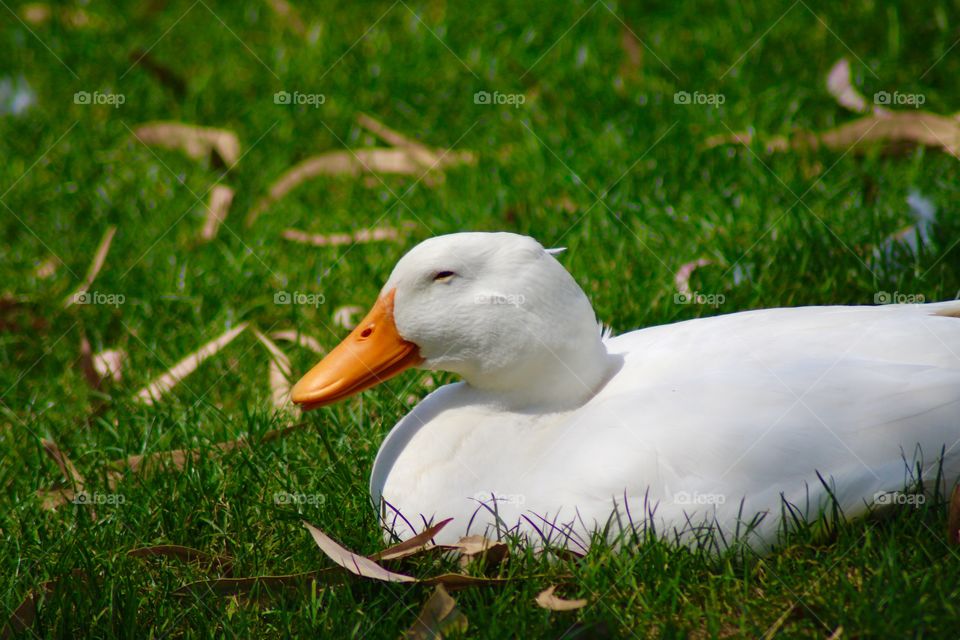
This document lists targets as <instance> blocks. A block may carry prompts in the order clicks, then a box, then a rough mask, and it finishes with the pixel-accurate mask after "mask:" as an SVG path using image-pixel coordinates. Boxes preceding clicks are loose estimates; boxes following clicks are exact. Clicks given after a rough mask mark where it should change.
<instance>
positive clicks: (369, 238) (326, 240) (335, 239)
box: [281, 227, 400, 247]
mask: <svg viewBox="0 0 960 640" xmlns="http://www.w3.org/2000/svg"><path fill="white" fill-rule="evenodd" d="M281 235H282V236H283V238H284V239H285V240H290V241H292V242H299V243H301V244H310V245H313V246H316V247H335V246H339V245H346V244H354V243H357V244H362V243H366V242H380V241H384V240H397V239H399V238H400V232H399V231H397V230H396V229H393V228H391V227H374V228H373V229H361V230H360V231H356V232H354V233H352V234H351V233H329V234H320V233H316V234H311V233H304V232H303V231H298V230H296V229H286V230H284V232H283V233H282V234H281Z"/></svg>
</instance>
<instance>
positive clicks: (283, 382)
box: [253, 329, 295, 411]
mask: <svg viewBox="0 0 960 640" xmlns="http://www.w3.org/2000/svg"><path fill="white" fill-rule="evenodd" d="M253 333H254V335H255V336H257V340H259V341H260V342H261V344H263V346H265V347H266V348H267V351H269V352H270V363H269V381H270V398H271V400H272V402H273V406H274V408H276V409H279V410H281V411H292V410H294V409H295V407H294V406H293V403H292V402H291V401H290V388H291V386H292V385H291V382H290V380H291V378H292V376H293V369H292V368H291V366H290V358H288V357H287V354H285V353H284V352H283V351H281V350H280V347H278V346H277V345H275V344H274V343H273V341H272V340H270V338H268V337H267V336H265V335H263V334H262V333H260V332H259V331H258V330H257V329H253Z"/></svg>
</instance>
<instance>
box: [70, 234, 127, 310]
mask: <svg viewBox="0 0 960 640" xmlns="http://www.w3.org/2000/svg"><path fill="white" fill-rule="evenodd" d="M116 233H117V228H116V227H115V226H113V225H111V226H109V227H107V230H106V231H105V232H104V233H103V237H102V238H101V239H100V244H99V245H97V250H96V251H95V252H94V254H93V262H91V263H90V267H89V268H88V269H87V275H86V276H85V277H84V278H83V282H82V283H80V286H79V287H78V288H77V289H76V290H75V291H74V292H73V293H71V294H70V295H68V296H67V297H66V299H65V300H64V301H63V307H64V309H66V308H68V307H70V306H72V305H74V304H76V303H83V302H86V294H87V291H88V290H89V289H90V285H92V284H93V281H94V279H95V278H96V277H97V274H98V273H100V269H102V268H103V263H104V262H105V261H106V259H107V252H109V251H110V244H111V243H112V242H113V236H114V234H116Z"/></svg>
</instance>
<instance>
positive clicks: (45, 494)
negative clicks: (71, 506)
mask: <svg viewBox="0 0 960 640" xmlns="http://www.w3.org/2000/svg"><path fill="white" fill-rule="evenodd" d="M37 497H38V498H40V508H41V509H43V510H44V511H56V510H57V509H58V508H59V507H62V506H63V505H65V504H67V503H68V502H73V501H74V499H76V497H77V492H76V491H74V490H73V489H66V488H61V489H57V488H53V489H37Z"/></svg>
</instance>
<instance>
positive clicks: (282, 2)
mask: <svg viewBox="0 0 960 640" xmlns="http://www.w3.org/2000/svg"><path fill="white" fill-rule="evenodd" d="M267 4H268V5H269V6H270V8H271V9H273V12H274V13H275V14H277V17H278V18H280V19H281V20H282V21H283V23H284V24H285V25H286V26H287V27H288V28H289V29H290V30H291V31H293V32H294V33H295V34H297V35H298V36H301V37H303V36H304V35H306V33H307V28H306V27H305V26H304V24H303V20H301V19H300V14H299V13H298V12H297V9H296V8H295V7H293V6H292V5H291V4H290V3H289V2H287V0H267Z"/></svg>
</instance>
